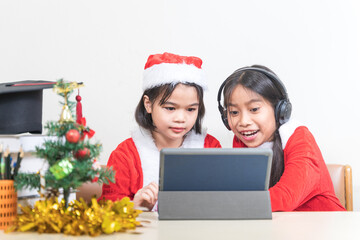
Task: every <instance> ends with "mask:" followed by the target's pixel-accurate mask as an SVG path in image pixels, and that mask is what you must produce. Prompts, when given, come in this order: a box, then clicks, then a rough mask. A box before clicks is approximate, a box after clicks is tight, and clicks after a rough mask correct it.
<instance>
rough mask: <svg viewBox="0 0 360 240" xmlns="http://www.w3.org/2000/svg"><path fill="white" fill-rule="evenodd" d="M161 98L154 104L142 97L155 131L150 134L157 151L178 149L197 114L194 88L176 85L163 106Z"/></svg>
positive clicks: (197, 99)
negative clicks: (170, 148) (168, 148)
mask: <svg viewBox="0 0 360 240" xmlns="http://www.w3.org/2000/svg"><path fill="white" fill-rule="evenodd" d="M160 99H161V97H158V98H157V99H156V100H155V101H154V103H153V104H152V103H151V101H150V100H149V98H148V97H147V96H144V105H145V108H146V111H147V112H148V113H150V114H151V117H152V121H153V124H154V126H155V130H154V131H153V132H152V135H153V138H154V140H155V144H156V146H157V147H158V149H159V150H160V149H162V148H165V147H180V146H181V144H182V142H183V139H184V136H185V134H186V133H188V132H189V131H190V130H191V129H192V128H193V126H194V124H195V122H196V119H197V117H198V112H199V97H198V94H197V91H196V88H195V87H193V86H188V85H184V84H178V85H177V86H176V87H175V89H174V91H173V92H172V94H171V95H170V97H169V98H168V99H167V100H166V101H165V103H164V104H162V105H160Z"/></svg>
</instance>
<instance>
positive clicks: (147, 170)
mask: <svg viewBox="0 0 360 240" xmlns="http://www.w3.org/2000/svg"><path fill="white" fill-rule="evenodd" d="M181 147H182V148H203V147H205V148H220V147H221V145H220V143H219V141H218V140H216V139H215V138H214V137H212V136H211V135H209V134H206V133H205V134H204V133H203V134H196V133H195V132H194V131H190V132H189V133H188V134H187V136H186V138H185V139H184V142H183V144H182V146H181ZM159 157H160V153H159V150H158V149H157V147H156V145H155V143H154V139H153V138H152V136H151V132H150V131H149V130H146V129H143V128H139V129H138V130H136V131H134V132H133V133H132V138H129V139H126V140H125V141H123V142H122V143H120V144H119V146H118V147H117V148H116V149H115V150H114V151H113V152H112V153H111V155H110V158H109V161H108V163H107V166H109V167H110V166H112V167H113V169H114V170H115V171H116V176H115V183H110V184H109V185H106V184H104V185H103V191H102V195H101V197H100V199H102V198H103V197H104V198H105V199H110V200H113V201H115V200H120V199H122V198H123V197H129V198H130V199H133V197H134V195H135V193H136V192H137V191H138V190H139V189H141V188H142V187H143V186H146V185H148V184H149V183H150V182H152V181H155V182H158V181H159V163H160V160H159Z"/></svg>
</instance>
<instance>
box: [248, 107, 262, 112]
mask: <svg viewBox="0 0 360 240" xmlns="http://www.w3.org/2000/svg"><path fill="white" fill-rule="evenodd" d="M259 109H260V108H259V107H256V108H251V109H250V112H256V111H258V110H259Z"/></svg>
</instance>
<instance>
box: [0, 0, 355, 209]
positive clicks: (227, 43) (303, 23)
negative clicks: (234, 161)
mask: <svg viewBox="0 0 360 240" xmlns="http://www.w3.org/2000/svg"><path fill="white" fill-rule="evenodd" d="M359 12H360V3H359V2H358V1H357V0H341V1H340V0H338V1H337V0H327V1H325V0H317V1H313V0H301V1H286V0H282V1H281V0H275V1H274V0H273V1H267V0H259V1H237V0H234V1H224V0H222V1H209V0H201V1H194V0H191V1H189V0H183V1H165V0H163V1H146V0H144V1H119V0H113V1H95V0H83V1H76V0H59V1H54V0H38V1H35V0H23V1H19V0H18V1H16V0H2V1H0V82H10V81H18V80H25V79H45V80H56V79H59V78H65V79H66V80H69V81H79V82H80V81H82V82H84V83H85V85H86V87H85V88H82V89H81V95H82V97H83V109H84V115H85V116H86V118H87V121H88V125H89V126H90V127H92V128H93V129H94V130H95V131H96V135H95V136H96V139H97V140H99V141H101V142H102V143H103V146H104V151H103V153H102V155H101V161H102V162H103V163H105V162H106V161H107V159H108V157H109V154H110V152H111V151H112V150H113V149H114V148H115V147H116V146H117V144H118V143H120V142H121V141H122V140H124V139H125V138H128V137H129V132H130V130H131V129H132V128H133V127H134V125H135V123H134V117H133V113H134V109H135V106H136V105H137V103H138V101H139V99H140V96H141V79H142V70H143V66H144V64H145V61H146V59H147V57H148V55H149V54H153V53H161V52H164V51H169V52H173V53H178V54H182V55H195V56H199V57H201V58H202V59H203V61H204V64H203V68H204V69H205V70H206V71H207V75H208V80H209V88H210V90H209V91H208V92H207V93H206V96H205V103H206V107H207V114H206V119H205V125H207V126H208V128H209V132H210V133H211V134H212V135H214V136H215V137H217V138H218V139H219V140H220V141H221V143H222V144H223V146H225V147H231V141H232V134H231V133H230V132H227V130H226V129H225V128H224V127H223V126H222V123H221V120H220V117H219V114H218V112H217V106H216V94H217V89H218V87H219V85H220V84H221V83H222V81H223V80H224V79H225V78H226V77H227V76H228V75H229V74H231V73H232V71H234V70H235V69H237V68H239V67H242V66H246V65H251V64H255V63H258V64H263V65H266V66H268V67H270V68H271V69H273V70H274V71H275V72H276V73H277V74H278V75H279V77H280V78H281V79H282V80H283V82H284V83H285V85H286V86H287V90H288V92H289V96H290V99H291V101H292V103H293V109H294V110H293V117H294V118H297V119H298V120H300V121H302V122H303V123H306V125H307V126H308V127H309V128H310V130H311V131H312V132H313V134H314V135H315V138H316V140H317V141H318V144H319V146H320V148H321V149H322V152H323V155H324V158H325V161H326V162H327V163H342V164H350V165H351V166H352V167H353V175H354V177H353V182H354V194H355V195H354V207H355V209H356V210H359V209H360V203H359V201H360V177H359V176H360V161H359V156H358V149H359V145H360V141H359V135H360V130H359V123H360V111H359V104H358V103H359V100H358V96H359V90H360V81H359V73H358V72H359V68H360V67H359V66H360V65H359V64H360V14H359ZM58 100H59V99H58V98H57V96H56V95H55V94H54V93H53V92H52V91H51V90H46V91H44V108H43V111H44V122H45V121H48V120H56V119H58V117H59V114H60V110H61V106H60V105H58ZM0 114H2V113H0Z"/></svg>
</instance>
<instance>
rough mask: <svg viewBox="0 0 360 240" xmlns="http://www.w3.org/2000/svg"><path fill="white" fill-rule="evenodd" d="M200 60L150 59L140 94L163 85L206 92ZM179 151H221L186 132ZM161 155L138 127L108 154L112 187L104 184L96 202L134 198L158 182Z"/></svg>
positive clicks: (206, 137) (208, 139)
mask: <svg viewBox="0 0 360 240" xmlns="http://www.w3.org/2000/svg"><path fill="white" fill-rule="evenodd" d="M201 65H202V60H201V59H200V58H197V57H184V56H179V55H175V54H171V53H164V54H155V55H150V56H149V58H148V60H147V62H146V64H145V70H144V77H143V90H144V91H145V90H146V89H151V88H154V87H157V86H161V85H164V84H169V83H170V84H173V83H195V84H197V85H199V86H200V87H202V88H203V89H206V88H207V86H206V81H205V77H204V73H203V71H202V69H201ZM181 147H182V148H203V147H205V148H220V147H221V145H220V143H219V141H218V140H216V139H215V138H214V137H212V136H211V135H209V134H206V131H204V130H203V131H202V134H197V133H196V132H195V131H194V130H191V131H190V132H188V133H187V134H186V135H185V137H184V141H183V143H182V146H181ZM159 164H160V153H159V150H158V148H157V147H156V145H155V142H154V139H153V137H152V135H151V131H150V130H147V129H144V128H142V127H139V129H137V130H135V131H134V132H133V133H132V137H131V138H129V139H127V140H125V141H123V142H122V143H120V144H119V146H118V147H117V148H116V149H115V150H114V151H113V152H112V153H111V156H110V158H109V161H108V163H107V166H109V167H110V166H111V167H113V169H114V170H115V171H116V175H115V183H110V184H109V185H106V184H104V185H103V190H102V195H101V197H100V198H99V199H103V198H105V199H110V200H120V199H122V198H123V197H129V198H130V199H133V198H134V195H135V194H136V193H137V191H138V190H140V189H141V188H143V187H144V186H147V185H148V184H149V183H151V182H153V181H154V182H158V181H159Z"/></svg>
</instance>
